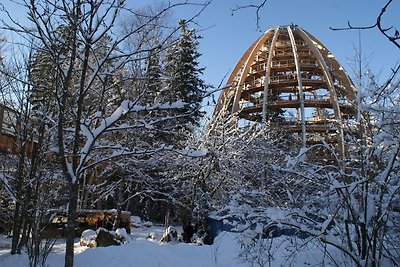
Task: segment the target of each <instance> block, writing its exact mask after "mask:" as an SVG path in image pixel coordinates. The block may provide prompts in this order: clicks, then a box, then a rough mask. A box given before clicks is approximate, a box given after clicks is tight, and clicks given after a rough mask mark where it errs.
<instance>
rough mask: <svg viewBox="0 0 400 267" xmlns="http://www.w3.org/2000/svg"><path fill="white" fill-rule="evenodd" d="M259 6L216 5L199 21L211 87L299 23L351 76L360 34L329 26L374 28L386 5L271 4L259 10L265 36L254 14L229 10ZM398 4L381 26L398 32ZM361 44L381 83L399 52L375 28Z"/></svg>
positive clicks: (367, 1) (364, 0)
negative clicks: (257, 45)
mask: <svg viewBox="0 0 400 267" xmlns="http://www.w3.org/2000/svg"><path fill="white" fill-rule="evenodd" d="M193 1H194V2H197V3H200V2H204V1H200V0H193ZM259 2H261V0H213V2H212V3H211V4H210V6H209V7H208V8H207V9H206V10H205V11H204V12H203V13H202V14H201V16H200V17H199V18H198V19H197V22H198V25H199V26H200V27H201V28H204V30H203V31H201V35H202V36H203V39H202V40H201V43H200V51H201V53H202V54H203V55H202V57H201V59H200V63H201V65H202V66H204V67H206V71H205V77H204V78H205V80H206V81H207V82H208V83H210V84H212V85H215V86H217V85H218V84H219V83H220V81H221V80H222V79H223V77H224V76H225V75H226V74H227V73H229V72H230V70H232V69H233V67H234V66H235V64H236V61H237V60H238V59H239V58H240V57H241V56H242V54H243V53H244V52H245V51H246V49H247V48H248V47H249V46H250V45H251V43H253V42H254V41H255V40H256V39H257V38H258V37H259V36H260V35H262V33H263V32H264V31H266V30H267V29H269V28H271V27H273V26H277V25H287V24H291V23H294V24H298V25H299V26H300V27H302V28H303V29H305V30H306V31H308V32H310V33H311V34H312V35H314V36H315V37H316V38H317V39H319V40H320V41H321V42H322V43H323V44H324V45H325V46H326V47H327V48H328V49H329V50H330V51H331V52H332V53H333V54H334V55H335V56H336V58H337V59H338V60H339V62H340V63H341V64H342V65H343V67H344V68H345V69H346V70H347V72H348V73H349V75H350V76H352V73H351V67H350V66H349V64H348V62H349V61H351V60H352V59H353V58H354V56H355V47H356V46H358V31H332V30H330V29H329V27H344V26H346V25H347V21H350V22H351V23H352V25H354V26H357V25H360V26H367V25H371V24H374V23H375V21H376V17H377V15H378V14H379V13H380V11H381V9H382V7H383V6H384V5H385V3H386V0H319V1H317V0H303V1H301V0H268V1H267V3H266V4H265V7H264V8H263V9H262V10H261V11H260V21H259V27H260V30H261V31H260V30H258V29H257V24H256V15H255V10H254V9H242V10H239V11H236V12H235V13H234V14H233V15H232V12H231V9H233V8H235V7H236V6H237V5H246V4H249V3H253V4H256V3H259ZM394 2H395V3H393V4H392V5H391V6H390V10H389V11H388V12H387V15H386V16H385V17H384V20H383V22H384V23H383V24H384V25H387V26H392V25H395V26H398V27H399V28H400V21H399V11H400V1H398V0H395V1H394ZM191 12H192V11H190V10H188V9H187V8H185V9H181V10H176V12H175V14H174V16H175V18H177V19H178V18H179V17H188V16H190V14H192V13H191ZM396 23H397V25H396ZM399 30H400V29H399ZM393 31H394V30H393ZM361 40H362V47H363V49H362V52H363V54H364V57H365V58H367V60H366V61H365V62H369V65H370V68H371V69H372V70H373V71H374V72H375V73H378V74H379V73H381V80H383V78H384V77H386V75H387V74H388V72H389V71H390V68H391V67H393V66H394V65H395V64H396V62H398V61H399V60H400V51H399V50H398V49H397V48H396V47H395V46H394V45H393V44H391V43H389V41H387V40H386V39H384V38H383V36H382V35H381V33H379V32H378V30H377V29H373V30H368V31H362V33H361Z"/></svg>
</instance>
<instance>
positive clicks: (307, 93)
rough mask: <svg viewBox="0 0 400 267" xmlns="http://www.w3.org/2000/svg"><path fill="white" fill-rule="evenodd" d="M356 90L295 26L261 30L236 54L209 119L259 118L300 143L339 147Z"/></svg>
mask: <svg viewBox="0 0 400 267" xmlns="http://www.w3.org/2000/svg"><path fill="white" fill-rule="evenodd" d="M356 94H357V90H356V89H355V87H354V86H353V84H352V82H351V80H350V78H349V77H348V75H347V74H346V72H345V71H344V69H343V68H342V67H341V66H340V64H339V63H338V62H337V60H336V59H335V57H334V56H333V54H332V53H331V52H330V51H329V50H328V49H327V48H326V47H325V46H324V45H323V44H322V43H321V42H320V41H318V40H317V39H316V38H315V37H314V36H312V35H311V34H310V33H308V32H306V31H305V30H303V29H301V28H300V27H298V26H297V25H296V26H295V25H287V26H278V27H274V28H271V29H269V30H267V31H266V32H265V33H264V34H263V35H262V36H261V37H260V38H258V39H257V40H256V41H255V42H254V43H253V44H252V45H251V46H250V47H249V48H248V49H247V51H246V52H245V53H244V55H243V56H242V57H241V58H240V60H239V62H238V63H237V64H236V66H235V68H234V69H233V71H232V74H231V75H230V77H229V78H228V81H227V85H226V87H225V89H224V90H223V91H222V92H221V95H220V97H219V100H218V103H217V105H216V107H215V110H214V115H213V116H214V119H216V118H220V117H226V116H230V115H235V116H237V118H238V125H241V124H242V125H243V124H246V123H247V124H252V123H262V125H264V126H265V125H268V126H277V127H280V128H283V129H285V130H287V131H289V132H292V133H293V134H295V135H297V138H298V140H299V142H301V143H303V145H304V146H305V145H309V144H313V143H315V142H321V137H322V138H324V139H325V141H326V142H328V143H331V144H334V145H335V146H336V147H337V148H338V150H339V151H341V152H344V150H345V149H344V141H343V140H344V136H345V131H346V127H347V126H346V125H347V123H346V122H351V121H353V119H354V117H355V114H356V106H355V99H356Z"/></svg>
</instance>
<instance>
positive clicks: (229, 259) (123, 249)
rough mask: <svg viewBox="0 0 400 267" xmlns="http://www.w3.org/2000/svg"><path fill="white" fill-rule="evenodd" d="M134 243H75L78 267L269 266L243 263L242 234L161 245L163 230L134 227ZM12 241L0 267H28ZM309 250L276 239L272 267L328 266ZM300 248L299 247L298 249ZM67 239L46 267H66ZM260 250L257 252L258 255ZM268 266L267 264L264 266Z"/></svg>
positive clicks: (0, 255) (4, 244)
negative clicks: (207, 242) (14, 251)
mask: <svg viewBox="0 0 400 267" xmlns="http://www.w3.org/2000/svg"><path fill="white" fill-rule="evenodd" d="M132 230H133V231H132V235H131V237H132V240H131V242H130V243H126V244H124V245H122V246H110V247H99V248H87V247H82V246H80V245H79V240H78V239H76V243H75V264H74V266H76V267H89V266H96V267H101V266H118V267H130V266H135V267H136V266H139V267H153V266H154V267H197V266H198V267H206V266H218V267H234V266H238V267H241V266H243V267H245V266H246V267H247V266H269V265H268V257H267V256H266V255H267V252H266V251H263V252H261V253H263V254H262V255H263V256H262V257H261V258H260V259H261V261H262V262H259V263H257V264H254V265H252V264H251V263H250V262H243V260H242V259H241V258H239V254H240V251H241V246H240V242H239V240H243V234H238V233H229V232H222V233H220V234H219V235H218V236H217V238H216V239H215V240H214V244H213V245H210V246H208V245H197V244H186V243H180V242H177V241H175V242H170V243H161V242H159V240H160V239H161V236H162V233H163V231H164V228H163V227H160V226H153V227H150V228H146V227H140V228H132ZM149 233H153V235H154V234H155V235H156V238H155V239H154V240H151V239H148V238H147V236H148V235H149ZM262 242H266V243H262V244H259V245H261V246H260V247H262V248H266V247H269V246H270V244H271V243H270V241H269V240H264V241H262ZM10 243H11V239H9V238H6V237H5V236H0V266H1V267H27V266H29V262H28V256H27V255H26V254H25V253H23V254H22V255H11V254H10V249H9V248H10ZM308 246H309V247H302V250H301V252H300V253H298V254H297V256H296V257H294V255H295V254H294V253H293V252H295V251H296V244H295V243H293V240H289V239H287V237H280V238H275V239H274V240H273V242H272V246H271V248H272V249H271V251H273V252H274V255H273V257H272V259H271V263H272V264H271V265H270V266H322V265H321V263H322V262H325V264H326V265H325V266H334V265H330V260H327V259H326V257H325V258H324V257H323V253H322V252H321V251H320V250H319V249H318V248H317V247H314V246H313V245H312V244H311V243H310V244H309V245H308ZM299 248H300V247H299ZM64 251H65V243H64V240H61V239H60V240H57V242H56V244H55V246H54V249H53V252H52V253H51V254H50V255H49V258H48V260H47V266H49V267H58V266H64ZM257 251H258V252H257ZM260 251H262V249H261V250H259V249H258V248H256V247H254V251H253V252H252V253H253V254H254V256H255V257H257V254H258V255H260ZM261 264H265V265H261Z"/></svg>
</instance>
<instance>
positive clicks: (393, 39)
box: [330, 0, 400, 49]
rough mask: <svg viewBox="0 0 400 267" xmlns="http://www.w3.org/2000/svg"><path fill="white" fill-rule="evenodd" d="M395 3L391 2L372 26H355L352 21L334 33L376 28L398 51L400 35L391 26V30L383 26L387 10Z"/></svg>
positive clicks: (336, 29) (390, 0) (335, 29)
mask: <svg viewBox="0 0 400 267" xmlns="http://www.w3.org/2000/svg"><path fill="white" fill-rule="evenodd" d="M392 2H393V0H389V1H388V2H387V3H386V4H385V6H384V7H383V8H382V10H381V12H380V13H379V15H378V17H377V18H376V22H375V23H374V24H373V25H370V26H353V25H351V23H350V21H347V27H344V28H332V27H330V29H331V30H333V31H347V30H370V29H374V28H378V30H379V31H380V32H381V33H382V34H383V35H384V36H385V37H386V38H387V39H388V40H389V41H390V42H391V43H393V44H394V45H395V46H396V47H397V48H398V49H400V33H399V31H398V30H397V29H396V28H395V27H394V26H390V27H389V28H385V27H384V26H383V25H382V19H383V16H384V15H385V13H386V12H387V8H388V7H389V5H390V4H391V3H392ZM390 30H394V32H393V33H389V31H390Z"/></svg>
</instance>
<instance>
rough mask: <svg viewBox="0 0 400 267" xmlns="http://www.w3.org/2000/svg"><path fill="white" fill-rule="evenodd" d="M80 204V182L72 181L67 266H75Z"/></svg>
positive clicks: (66, 251)
mask: <svg viewBox="0 0 400 267" xmlns="http://www.w3.org/2000/svg"><path fill="white" fill-rule="evenodd" d="M77 206H78V183H77V182H75V183H72V182H71V183H70V191H69V203H68V223H67V238H66V249H65V265H64V266H65V267H73V266H74V239H75V227H76V217H77V211H76V209H77Z"/></svg>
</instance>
